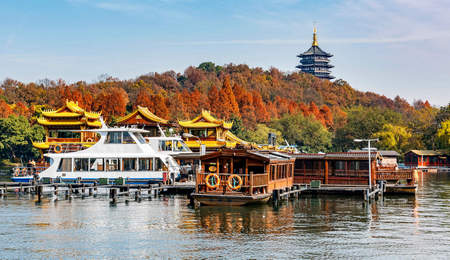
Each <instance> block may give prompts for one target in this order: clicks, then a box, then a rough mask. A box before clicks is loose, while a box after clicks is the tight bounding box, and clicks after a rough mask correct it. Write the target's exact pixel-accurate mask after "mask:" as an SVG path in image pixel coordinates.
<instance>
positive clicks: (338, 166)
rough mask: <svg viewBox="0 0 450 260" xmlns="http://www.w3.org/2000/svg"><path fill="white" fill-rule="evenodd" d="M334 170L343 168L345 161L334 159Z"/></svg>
mask: <svg viewBox="0 0 450 260" xmlns="http://www.w3.org/2000/svg"><path fill="white" fill-rule="evenodd" d="M336 170H345V161H336Z"/></svg>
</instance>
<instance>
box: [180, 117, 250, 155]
mask: <svg viewBox="0 0 450 260" xmlns="http://www.w3.org/2000/svg"><path fill="white" fill-rule="evenodd" d="M178 123H179V125H180V127H181V128H182V132H183V133H188V134H191V135H193V136H194V137H192V138H185V143H186V144H187V146H189V148H191V150H199V148H200V145H201V144H203V145H205V146H206V150H209V151H211V150H218V149H220V148H235V147H236V145H241V146H248V145H250V144H249V143H248V142H246V141H244V140H241V139H240V138H238V137H237V136H235V135H234V134H233V133H231V132H230V129H231V127H232V126H233V123H232V122H225V121H224V120H219V119H216V118H215V117H213V116H212V115H211V113H210V112H209V111H206V110H203V111H202V113H201V114H200V115H199V116H197V117H196V118H194V119H192V120H189V121H178Z"/></svg>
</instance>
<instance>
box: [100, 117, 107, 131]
mask: <svg viewBox="0 0 450 260" xmlns="http://www.w3.org/2000/svg"><path fill="white" fill-rule="evenodd" d="M100 123H102V127H101V129H107V128H108V126H106V124H105V121H104V120H103V116H100Z"/></svg>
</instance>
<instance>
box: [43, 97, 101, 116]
mask: <svg viewBox="0 0 450 260" xmlns="http://www.w3.org/2000/svg"><path fill="white" fill-rule="evenodd" d="M66 108H67V109H68V110H69V111H71V112H64V110H65V109H66ZM42 115H44V116H46V117H79V116H85V117H86V118H89V119H99V118H100V115H101V112H87V111H84V109H82V108H81V107H79V106H78V103H76V102H73V101H69V100H66V103H65V105H64V106H62V107H60V108H58V109H57V110H45V111H43V112H42Z"/></svg>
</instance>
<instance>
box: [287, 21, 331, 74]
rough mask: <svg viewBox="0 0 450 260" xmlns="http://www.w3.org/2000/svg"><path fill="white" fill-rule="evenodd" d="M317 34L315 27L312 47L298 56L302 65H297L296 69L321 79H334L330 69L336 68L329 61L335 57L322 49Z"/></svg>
mask: <svg viewBox="0 0 450 260" xmlns="http://www.w3.org/2000/svg"><path fill="white" fill-rule="evenodd" d="M316 34H317V30H316V28H315V27H314V33H313V42H312V46H311V47H310V48H309V49H308V50H307V51H305V52H304V53H302V54H299V55H298V56H297V57H299V58H300V64H299V65H297V67H296V68H298V69H300V70H301V71H302V72H305V73H309V74H312V75H314V76H316V77H318V78H321V79H328V80H330V79H334V77H333V76H331V75H330V73H331V72H330V68H333V67H334V66H333V65H330V64H329V62H330V60H329V59H328V58H330V57H333V55H331V54H329V53H327V52H324V51H323V50H322V49H320V47H319V43H318V42H317V35H316Z"/></svg>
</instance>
